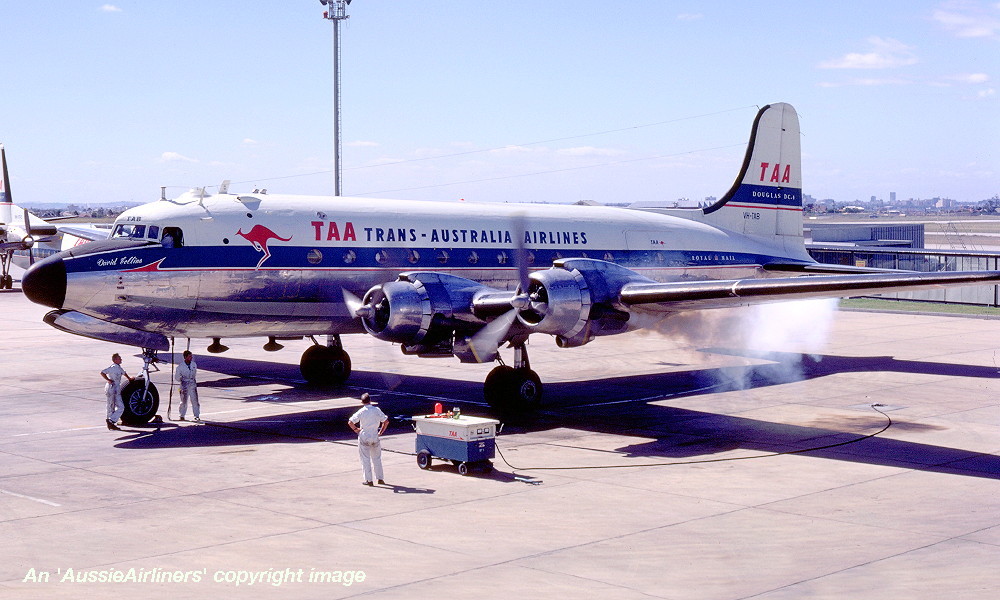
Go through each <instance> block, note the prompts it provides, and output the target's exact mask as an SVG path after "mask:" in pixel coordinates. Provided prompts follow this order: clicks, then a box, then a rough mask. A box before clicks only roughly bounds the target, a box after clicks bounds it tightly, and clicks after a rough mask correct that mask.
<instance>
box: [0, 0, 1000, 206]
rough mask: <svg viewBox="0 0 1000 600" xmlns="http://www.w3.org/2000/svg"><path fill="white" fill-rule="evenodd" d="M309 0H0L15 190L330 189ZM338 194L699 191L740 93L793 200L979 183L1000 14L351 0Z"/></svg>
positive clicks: (634, 196) (999, 188) (783, 5)
mask: <svg viewBox="0 0 1000 600" xmlns="http://www.w3.org/2000/svg"><path fill="white" fill-rule="evenodd" d="M323 9H324V7H322V6H321V5H320V3H319V2H318V1H317V0H287V1H284V2H258V3H249V2H230V1H225V0H213V1H212V2H204V1H188V0H177V1H163V2H148V1H138V0H118V1H115V2H111V3H108V4H103V3H101V2H89V1H85V0H71V1H69V2H64V3H56V4H38V3H33V2H31V3H29V2H21V1H14V0H0V16H2V21H0V22H2V34H0V51H2V53H3V56H4V60H3V62H2V63H0V64H2V65H3V66H2V73H3V84H2V89H3V92H2V93H0V115H2V121H0V122H2V126H0V142H3V143H4V144H5V146H6V149H7V156H8V162H9V166H10V169H11V179H12V181H11V188H12V193H13V196H14V200H15V201H16V202H18V203H21V204H26V205H30V204H32V203H42V202H76V203H81V204H87V203H96V202H118V201H133V202H135V201H151V200H155V199H156V198H158V197H159V188H160V186H169V187H168V192H167V193H168V196H171V197H173V196H176V195H178V194H180V193H182V192H183V191H185V190H186V189H188V188H190V187H194V186H213V185H217V184H218V183H219V182H221V181H222V180H223V179H231V180H233V181H234V184H233V189H234V190H235V191H247V190H250V189H253V188H255V187H266V188H268V189H269V190H270V191H271V192H272V193H276V192H288V193H310V194H330V193H332V189H333V184H332V179H333V176H332V173H331V172H330V171H331V169H332V137H333V136H332V117H331V113H332V110H331V109H332V79H331V76H332V70H333V69H332V31H331V30H332V26H331V23H330V22H329V21H326V20H324V19H323V18H322V11H323ZM348 12H349V14H350V19H349V20H347V21H346V22H345V23H344V24H343V25H342V27H341V39H342V60H343V69H342V94H343V114H342V118H343V141H344V148H343V164H344V174H343V182H344V184H343V189H344V193H345V194H346V195H362V194H363V195H369V196H372V197H391V198H412V199H437V200H445V201H456V200H458V199H463V198H464V199H466V200H469V201H487V202H490V201H492V202H503V201H528V202H535V201H552V202H575V201H577V200H582V199H585V200H595V201H598V202H607V203H611V202H629V201H634V200H675V199H678V198H692V199H696V200H697V199H701V198H703V197H705V196H709V195H715V196H718V195H721V194H722V193H723V192H725V191H726V189H728V187H729V186H730V184H731V183H732V181H733V179H734V177H735V176H736V172H737V170H738V168H739V164H740V161H741V160H742V156H743V152H744V146H745V143H746V140H747V137H748V134H749V129H750V125H751V123H752V119H753V116H754V114H755V112H756V107H757V106H758V105H763V104H767V103H771V102H789V103H791V104H793V105H794V106H795V107H796V109H797V110H798V112H799V115H800V120H801V124H802V131H803V138H802V149H803V155H804V165H803V183H804V191H805V192H806V193H808V194H812V195H813V196H815V197H817V198H835V199H837V200H840V201H845V202H850V201H853V200H855V199H868V198H869V197H870V196H872V195H875V196H878V197H881V198H885V199H888V197H889V193H890V192H893V191H894V192H896V193H897V196H898V197H899V198H909V197H915V198H917V197H919V198H929V197H934V196H943V197H950V198H955V199H958V200H963V201H974V200H980V199H985V198H988V197H991V196H993V195H996V194H1000V95H998V93H997V88H998V87H1000V79H998V78H1000V2H998V1H996V0H989V1H987V0H961V1H953V0H944V1H920V0H885V1H877V2H871V1H865V2H850V1H849V2H809V1H806V2H803V1H801V0H798V1H782V0H777V1H770V2H756V1H747V2H730V1H702V2H694V1H671V0H662V1H653V0H645V1H619V2H597V1H591V0H575V1H568V0H566V1H564V0H545V1H544V2H539V1H537V0H535V1H532V2H529V1H525V0H507V1H504V2H485V1H473V0H432V1H428V2H414V1H401V0H392V1H390V0H355V1H354V2H353V3H352V5H351V6H350V8H349V10H348Z"/></svg>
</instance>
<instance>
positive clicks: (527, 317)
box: [517, 268, 592, 345]
mask: <svg viewBox="0 0 1000 600" xmlns="http://www.w3.org/2000/svg"><path fill="white" fill-rule="evenodd" d="M530 280H531V283H530V285H529V288H528V297H529V302H530V304H529V305H528V307H527V308H524V309H521V310H520V311H518V315H517V318H518V320H519V321H520V322H521V324H522V325H524V326H525V327H527V328H528V329H529V330H531V332H532V333H548V334H551V335H555V336H559V337H561V338H566V339H579V335H580V334H581V333H584V332H585V329H586V327H587V322H588V321H589V320H590V307H591V304H592V300H591V295H590V287H589V286H588V285H587V280H586V279H585V278H584V276H583V274H581V273H580V271H578V270H576V269H572V270H570V269H561V268H552V269H549V270H547V271H539V272H536V273H532V274H531V276H530ZM586 337H587V336H586V335H584V341H580V342H579V343H576V344H572V345H581V344H583V343H586V341H585V339H586Z"/></svg>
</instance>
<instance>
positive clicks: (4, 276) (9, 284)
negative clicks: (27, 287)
mask: <svg viewBox="0 0 1000 600" xmlns="http://www.w3.org/2000/svg"><path fill="white" fill-rule="evenodd" d="M13 260H14V252H13V251H12V250H5V251H4V252H3V253H2V254H0V290H10V289H14V278H13V277H12V276H11V274H10V263H11V262H13Z"/></svg>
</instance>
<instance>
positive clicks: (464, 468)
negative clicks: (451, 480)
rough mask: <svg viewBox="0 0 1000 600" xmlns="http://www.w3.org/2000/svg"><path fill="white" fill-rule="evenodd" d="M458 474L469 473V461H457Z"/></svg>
mask: <svg viewBox="0 0 1000 600" xmlns="http://www.w3.org/2000/svg"><path fill="white" fill-rule="evenodd" d="M458 474H459V475H468V474H469V463H458Z"/></svg>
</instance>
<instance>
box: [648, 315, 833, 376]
mask: <svg viewBox="0 0 1000 600" xmlns="http://www.w3.org/2000/svg"><path fill="white" fill-rule="evenodd" d="M837 302H838V301H837V299H835V298H834V299H819V300H801V301H795V302H776V303H770V304H757V305H754V306H749V307H737V308H728V309H711V310H698V311H685V312H679V313H674V314H671V315H667V316H665V317H664V316H654V315H648V314H647V315H635V317H636V320H637V323H641V325H642V327H643V329H644V330H646V331H649V332H653V333H658V334H660V335H664V336H667V337H669V338H671V339H672V340H674V341H675V342H678V344H679V345H681V346H688V347H690V348H691V349H697V350H702V349H704V350H708V351H714V352H715V353H717V354H725V353H726V351H727V350H731V351H733V354H734V355H737V356H743V357H744V363H743V365H742V366H739V367H736V368H733V367H727V368H723V369H720V370H719V373H720V377H721V378H722V379H723V380H724V383H725V384H726V385H725V387H726V388H729V389H748V388H749V387H750V386H751V384H752V378H753V377H755V376H757V377H764V378H766V379H767V380H768V381H770V382H776V383H790V382H793V381H798V380H801V379H803V377H804V372H803V365H802V357H803V356H809V357H810V358H811V359H812V360H814V361H819V360H820V359H821V353H822V352H823V350H824V349H825V347H826V344H827V342H828V340H829V336H830V331H831V328H832V325H833V316H834V313H835V312H836V310H837ZM707 360H709V357H708V356H706V361H707ZM761 361H764V362H763V364H762V362H761Z"/></svg>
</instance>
